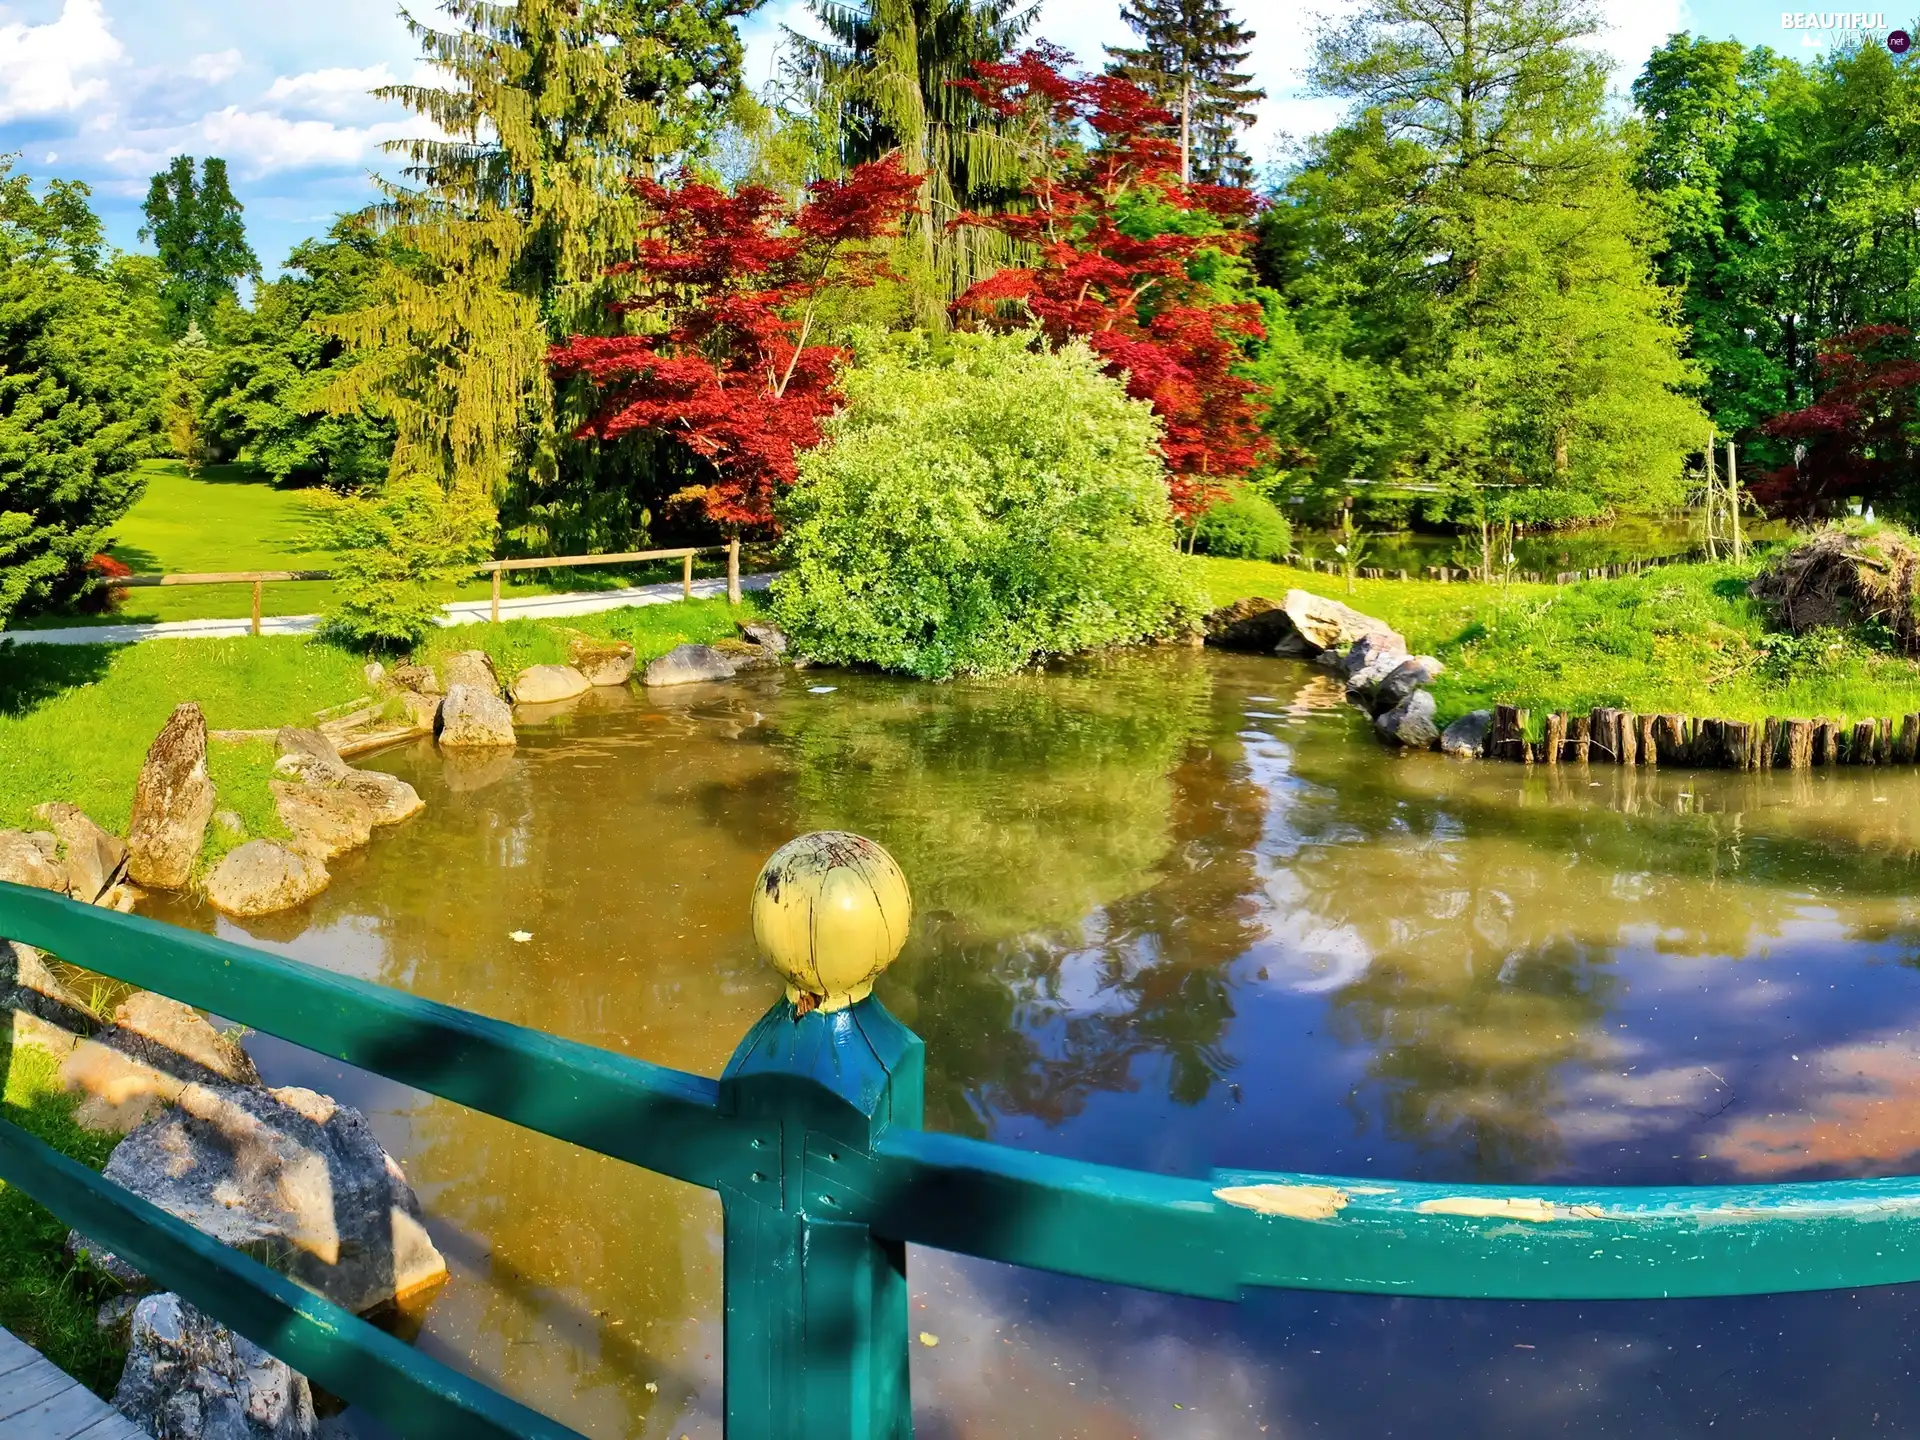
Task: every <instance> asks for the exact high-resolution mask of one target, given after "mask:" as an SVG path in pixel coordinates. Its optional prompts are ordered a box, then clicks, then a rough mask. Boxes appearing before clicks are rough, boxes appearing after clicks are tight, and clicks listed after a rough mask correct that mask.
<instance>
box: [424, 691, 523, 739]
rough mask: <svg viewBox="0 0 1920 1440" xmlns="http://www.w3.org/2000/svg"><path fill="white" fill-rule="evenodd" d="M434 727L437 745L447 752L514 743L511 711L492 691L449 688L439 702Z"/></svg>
mask: <svg viewBox="0 0 1920 1440" xmlns="http://www.w3.org/2000/svg"><path fill="white" fill-rule="evenodd" d="M435 724H436V725H437V727H438V730H439V740H440V744H441V745H442V746H443V747H444V748H446V749H448V750H485V749H488V748H490V747H493V746H510V745H513V744H515V743H516V741H515V737H514V733H513V711H511V710H510V709H508V708H507V702H506V701H504V700H502V699H501V698H500V697H499V696H498V695H497V694H495V693H494V692H493V691H491V690H486V689H476V688H475V687H474V686H471V685H465V684H460V685H452V686H449V687H448V689H447V698H446V699H444V700H442V701H441V702H440V714H439V717H438V719H437V720H436V721H435Z"/></svg>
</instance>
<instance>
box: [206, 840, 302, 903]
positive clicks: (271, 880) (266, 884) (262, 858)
mask: <svg viewBox="0 0 1920 1440" xmlns="http://www.w3.org/2000/svg"><path fill="white" fill-rule="evenodd" d="M332 878H333V877H332V876H330V875H328V874H327V867H326V866H325V865H323V864H322V863H321V862H320V861H319V860H317V859H315V858H314V857H313V856H311V855H303V854H301V853H300V852H299V851H297V850H292V849H289V848H288V847H287V846H285V845H282V844H280V843H279V842H278V841H275V840H249V841H247V843H246V844H244V845H242V846H240V847H239V848H237V849H234V850H230V851H228V852H227V854H226V855H225V856H224V857H223V858H222V859H221V861H220V863H219V864H218V865H216V866H214V867H213V873H212V874H211V875H209V876H208V877H207V899H208V901H209V902H210V903H211V904H212V905H213V907H214V909H216V910H223V911H225V912H226V913H227V914H229V915H239V916H248V915H271V914H274V913H275V912H276V911H280V910H291V909H292V908H293V907H294V906H296V905H301V904H304V903H305V902H307V901H308V900H311V899H312V898H313V897H314V896H316V895H318V894H319V893H320V892H321V891H322V890H324V889H326V888H327V884H328V882H329V881H330V880H331V879H332Z"/></svg>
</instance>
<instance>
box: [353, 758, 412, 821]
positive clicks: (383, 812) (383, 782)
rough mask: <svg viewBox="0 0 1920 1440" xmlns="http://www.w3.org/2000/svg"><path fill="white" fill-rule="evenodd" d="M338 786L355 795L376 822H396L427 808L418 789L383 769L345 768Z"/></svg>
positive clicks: (409, 817) (409, 818)
mask: <svg viewBox="0 0 1920 1440" xmlns="http://www.w3.org/2000/svg"><path fill="white" fill-rule="evenodd" d="M339 788H340V789H342V790H344V791H346V792H347V793H349V794H351V795H355V796H358V797H359V799H360V802H361V803H362V804H364V805H365V806H366V807H367V808H368V810H369V811H370V812H371V813H372V815H373V823H374V824H375V825H376V826H380V825H398V824H399V823H400V822H401V821H402V820H411V819H412V818H413V817H414V816H415V815H418V814H419V813H420V812H421V811H422V810H424V809H426V808H427V802H426V801H424V800H422V799H421V798H420V792H419V791H418V790H416V789H414V788H413V786H411V785H409V784H408V783H407V782H406V781H404V780H402V779H401V778H400V777H399V776H398V775H389V774H387V772H386V771H384V770H349V771H347V773H346V775H345V776H344V777H343V778H342V779H341V781H340V787H339Z"/></svg>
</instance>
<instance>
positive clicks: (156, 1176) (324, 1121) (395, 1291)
mask: <svg viewBox="0 0 1920 1440" xmlns="http://www.w3.org/2000/svg"><path fill="white" fill-rule="evenodd" d="M106 1178H107V1179H109V1180H111V1181H113V1182H114V1183H115V1184H117V1185H122V1186H125V1187H126V1188H127V1189H128V1190H131V1191H132V1192H133V1193H134V1194H136V1195H138V1196H140V1197H141V1198H142V1199H145V1200H148V1201H150V1202H152V1203H153V1204H155V1205H158V1206H159V1207H160V1208H161V1209H162V1210H165V1211H167V1213H169V1214H171V1215H176V1216H178V1217H179V1218H180V1219H182V1220H185V1221H187V1222H188V1223H189V1224H191V1225H192V1226H194V1227H195V1228H196V1229H198V1230H200V1231H201V1232H202V1233H203V1234H206V1235H209V1236H211V1237H212V1238H213V1239H215V1240H217V1241H219V1242H220V1243H221V1244H223V1245H229V1246H232V1247H233V1248H234V1249H237V1250H245V1251H247V1252H248V1253H250V1254H254V1255H268V1256H271V1257H272V1258H273V1264H274V1266H275V1268H276V1269H278V1270H280V1271H281V1272H282V1273H284V1274H286V1275H288V1276H290V1277H291V1278H292V1279H294V1280H296V1281H297V1282H299V1283H300V1284H302V1285H305V1286H306V1287H307V1288H308V1289H310V1290H313V1291H316V1292H318V1293H319V1294H321V1295H324V1296H326V1298H327V1299H329V1300H331V1301H333V1302H334V1303H335V1304H336V1305H340V1306H343V1307H344V1308H346V1309H348V1310H351V1311H353V1312H354V1313H355V1314H356V1315H364V1314H366V1313H367V1312H368V1311H371V1310H376V1309H380V1308H381V1307H383V1306H388V1305H398V1306H400V1307H401V1308H402V1309H406V1308H408V1307H409V1306H411V1305H417V1304H418V1302H419V1301H420V1300H421V1298H422V1297H424V1296H425V1295H427V1294H429V1293H430V1292H431V1291H432V1290H433V1289H434V1288H435V1287H437V1286H439V1285H440V1284H441V1283H442V1282H443V1281H444V1280H445V1279H446V1275H447V1266H446V1261H445V1260H443V1259H442V1258H441V1255H440V1252H439V1251H438V1250H437V1249H436V1248H434V1244H433V1241H432V1239H431V1238H429V1237H428V1235H427V1231H426V1227H425V1226H424V1225H423V1224H422V1223H421V1219H420V1202H419V1200H418V1199H417V1198H416V1197H415V1195H414V1193H413V1187H412V1186H410V1185H409V1184H408V1183H407V1178H406V1175H405V1174H404V1173H403V1172H402V1171H401V1169H400V1166H399V1165H398V1164H397V1163H396V1162H395V1161H394V1159H393V1157H392V1156H390V1155H388V1154H387V1153H386V1151H384V1150H382V1149H381V1148H380V1144H379V1142H378V1141H377V1140H375V1139H374V1136H373V1131H372V1130H371V1129H370V1128H369V1127H368V1125H367V1121H366V1117H365V1116H363V1115H362V1114H361V1113H360V1112H359V1111H358V1110H355V1109H352V1108H351V1107H350V1106H346V1105H341V1104H339V1103H338V1102H336V1101H334V1100H332V1099H330V1098H329V1097H327V1096H325V1095H319V1094H316V1093H314V1092H313V1091H311V1090H302V1089H299V1088H296V1087H288V1088H286V1089H281V1090H261V1089H256V1088H251V1087H245V1086H216V1085H189V1086H187V1087H186V1088H185V1089H184V1090H183V1091H181V1093H180V1096H179V1099H178V1101H177V1103H176V1104H175V1105H173V1106H172V1107H170V1108H168V1109H167V1110H165V1111H162V1112H161V1113H160V1114H158V1115H156V1116H154V1117H153V1118H152V1119H150V1120H148V1121H147V1122H146V1123H145V1124H143V1125H142V1126H141V1127H140V1128H139V1129H137V1130H135V1131H134V1132H133V1133H132V1134H131V1135H129V1136H128V1137H127V1138H126V1139H125V1140H123V1141H121V1142H120V1144H119V1145H118V1146H117V1147H116V1148H115V1150H114V1152H113V1158H112V1159H110V1160H109V1161H108V1162H107V1168H106ZM79 1246H80V1247H81V1248H84V1249H85V1250H86V1252H87V1254H88V1256H89V1258H90V1259H92V1260H94V1263H96V1264H101V1263H104V1262H103V1261H101V1260H100V1259H99V1258H98V1257H99V1256H100V1255H101V1253H102V1247H100V1246H95V1245H90V1244H88V1243H87V1242H85V1241H84V1240H82V1241H80V1242H79Z"/></svg>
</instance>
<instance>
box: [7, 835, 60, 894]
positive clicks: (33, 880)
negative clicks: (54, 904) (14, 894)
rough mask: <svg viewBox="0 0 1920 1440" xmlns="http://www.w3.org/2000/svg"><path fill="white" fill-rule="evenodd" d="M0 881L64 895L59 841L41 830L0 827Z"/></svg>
mask: <svg viewBox="0 0 1920 1440" xmlns="http://www.w3.org/2000/svg"><path fill="white" fill-rule="evenodd" d="M0 880H5V881H7V882H9V883H10V884H14V885H26V886H30V887H31V888H33V889H35V890H52V891H55V892H57V893H58V894H61V895H64V894H66V893H67V870H66V867H65V866H64V865H62V864H61V863H60V842H59V841H58V840H56V839H55V838H54V837H53V836H52V835H51V834H49V833H48V832H46V831H44V830H0Z"/></svg>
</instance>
